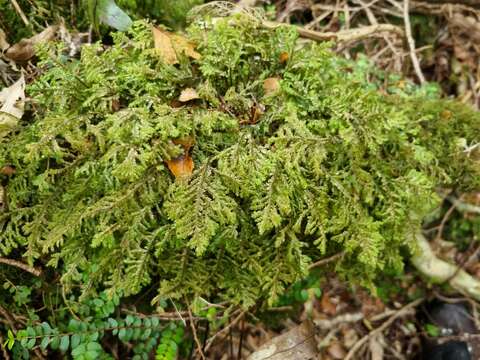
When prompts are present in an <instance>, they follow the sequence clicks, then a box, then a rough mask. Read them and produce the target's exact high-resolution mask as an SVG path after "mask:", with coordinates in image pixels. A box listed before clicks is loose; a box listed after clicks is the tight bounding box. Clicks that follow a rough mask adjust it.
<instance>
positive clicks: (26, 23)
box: [10, 0, 30, 26]
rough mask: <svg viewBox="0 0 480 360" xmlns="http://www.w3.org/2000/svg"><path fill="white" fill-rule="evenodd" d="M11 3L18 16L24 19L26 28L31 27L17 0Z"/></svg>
mask: <svg viewBox="0 0 480 360" xmlns="http://www.w3.org/2000/svg"><path fill="white" fill-rule="evenodd" d="M10 2H11V3H12V5H13V7H14V8H15V11H16V12H17V13H18V15H20V17H21V18H22V21H23V23H24V24H25V25H26V26H30V22H29V21H28V19H27V17H26V16H25V14H24V13H23V11H22V8H21V7H20V5H18V3H17V0H10Z"/></svg>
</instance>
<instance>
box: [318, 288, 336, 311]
mask: <svg viewBox="0 0 480 360" xmlns="http://www.w3.org/2000/svg"><path fill="white" fill-rule="evenodd" d="M320 307H321V309H322V311H323V312H324V313H325V314H328V315H335V314H336V313H337V306H336V305H335V304H334V303H333V302H332V301H331V299H330V297H329V296H328V294H327V293H323V295H322V299H321V300H320Z"/></svg>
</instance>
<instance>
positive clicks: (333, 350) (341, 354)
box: [327, 341, 347, 359]
mask: <svg viewBox="0 0 480 360" xmlns="http://www.w3.org/2000/svg"><path fill="white" fill-rule="evenodd" d="M327 352H328V354H329V355H330V356H331V357H332V358H334V359H345V356H347V353H346V352H345V349H344V348H343V346H342V344H340V343H339V342H338V341H332V343H331V344H330V346H329V347H328V348H327Z"/></svg>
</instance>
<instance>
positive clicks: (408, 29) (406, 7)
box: [403, 0, 425, 85]
mask: <svg viewBox="0 0 480 360" xmlns="http://www.w3.org/2000/svg"><path fill="white" fill-rule="evenodd" d="M403 21H404V23H405V33H406V36H407V42H408V47H409V49H410V59H411V60H412V64H413V68H414V69H415V73H416V74H417V77H418V80H419V81H420V84H422V85H423V84H425V76H423V73H422V68H421V67H420V62H419V61H418V57H417V53H416V52H415V40H414V39H413V36H412V26H411V24H410V1H409V0H403Z"/></svg>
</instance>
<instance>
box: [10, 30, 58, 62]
mask: <svg viewBox="0 0 480 360" xmlns="http://www.w3.org/2000/svg"><path fill="white" fill-rule="evenodd" d="M57 29H58V26H55V25H52V26H49V27H47V28H46V29H45V30H43V31H42V32H41V33H39V34H37V35H35V36H32V37H31V38H29V39H22V40H20V41H19V42H18V43H16V44H15V45H12V46H11V47H10V48H9V49H8V50H7V51H6V52H5V56H6V57H8V58H9V59H11V60H13V61H27V60H29V59H31V58H32V57H33V56H34V55H35V45H37V44H41V43H45V42H47V41H50V40H52V39H53V38H54V37H55V34H56V32H57Z"/></svg>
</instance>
